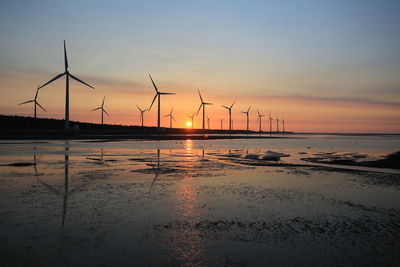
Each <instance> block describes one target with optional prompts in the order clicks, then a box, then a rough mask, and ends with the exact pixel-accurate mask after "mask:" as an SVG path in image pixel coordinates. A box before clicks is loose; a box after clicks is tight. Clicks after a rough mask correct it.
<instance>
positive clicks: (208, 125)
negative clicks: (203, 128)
mask: <svg viewBox="0 0 400 267" xmlns="http://www.w3.org/2000/svg"><path fill="white" fill-rule="evenodd" d="M207 129H208V130H210V117H208V116H207Z"/></svg>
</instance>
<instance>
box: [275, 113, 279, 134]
mask: <svg viewBox="0 0 400 267" xmlns="http://www.w3.org/2000/svg"><path fill="white" fill-rule="evenodd" d="M279 121H280V120H279V119H278V115H276V132H277V133H279Z"/></svg>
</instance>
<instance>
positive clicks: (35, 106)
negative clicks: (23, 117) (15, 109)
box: [18, 86, 47, 119]
mask: <svg viewBox="0 0 400 267" xmlns="http://www.w3.org/2000/svg"><path fill="white" fill-rule="evenodd" d="M38 93H39V86H38V88H37V89H36V94H35V98H34V99H32V100H28V101H25V102H22V103H19V104H18V105H23V104H28V103H32V102H33V103H34V106H33V117H34V118H35V119H36V108H37V106H39V107H40V108H41V109H43V110H44V111H46V110H45V109H44V108H43V107H42V106H41V105H40V104H39V102H38V101H37V97H38ZM46 112H47V111H46Z"/></svg>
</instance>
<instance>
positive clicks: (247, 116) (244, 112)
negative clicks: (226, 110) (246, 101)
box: [242, 106, 251, 131]
mask: <svg viewBox="0 0 400 267" xmlns="http://www.w3.org/2000/svg"><path fill="white" fill-rule="evenodd" d="M250 108H251V106H250V107H249V108H248V109H247V111H242V113H243V114H246V118H247V131H249V111H250Z"/></svg>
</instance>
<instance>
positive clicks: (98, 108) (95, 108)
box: [91, 107, 101, 111]
mask: <svg viewBox="0 0 400 267" xmlns="http://www.w3.org/2000/svg"><path fill="white" fill-rule="evenodd" d="M98 109H101V107H98V108H95V109H92V110H91V111H95V110H98Z"/></svg>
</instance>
